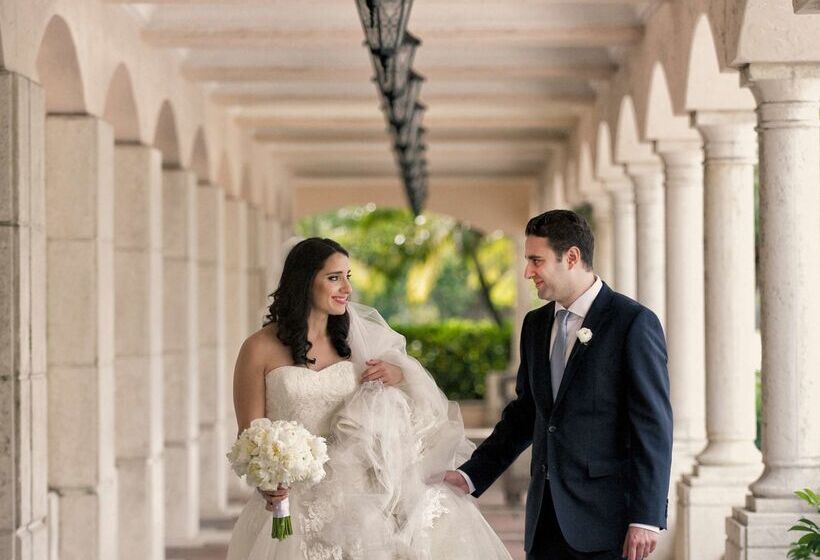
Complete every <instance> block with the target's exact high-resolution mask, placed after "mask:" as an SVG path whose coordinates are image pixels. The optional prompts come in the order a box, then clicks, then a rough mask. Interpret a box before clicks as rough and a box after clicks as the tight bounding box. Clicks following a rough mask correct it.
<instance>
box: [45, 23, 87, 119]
mask: <svg viewBox="0 0 820 560" xmlns="http://www.w3.org/2000/svg"><path fill="white" fill-rule="evenodd" d="M37 75H38V80H39V81H40V83H41V84H42V86H43V88H44V89H45V97H46V112H48V113H54V114H84V113H86V112H87V111H86V103H85V91H84V89H83V79H82V72H81V71H80V61H79V58H78V57H77V48H76V45H75V43H74V38H73V36H72V35H71V30H70V29H69V27H68V24H67V23H66V21H65V20H64V19H63V18H62V17H60V16H58V15H55V16H53V17H52V18H51V20H50V21H49V23H48V25H47V26H46V28H45V31H44V32H43V38H42V40H41V42H40V50H39V51H38V53H37Z"/></svg>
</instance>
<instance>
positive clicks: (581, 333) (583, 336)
mask: <svg viewBox="0 0 820 560" xmlns="http://www.w3.org/2000/svg"><path fill="white" fill-rule="evenodd" d="M575 335H576V336H577V337H578V340H579V341H580V343H581V344H583V345H584V346H586V345H587V344H589V341H590V340H592V331H591V330H589V329H588V328H586V327H584V328H583V329H579V330H578V332H577V333H575Z"/></svg>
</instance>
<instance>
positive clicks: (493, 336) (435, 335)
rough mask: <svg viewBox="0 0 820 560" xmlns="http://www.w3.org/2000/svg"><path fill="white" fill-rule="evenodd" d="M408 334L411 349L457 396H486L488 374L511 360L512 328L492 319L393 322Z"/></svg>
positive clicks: (448, 392)
mask: <svg viewBox="0 0 820 560" xmlns="http://www.w3.org/2000/svg"><path fill="white" fill-rule="evenodd" d="M393 328H395V329H396V330H397V331H398V332H400V333H401V334H403V335H404V336H405V337H406V338H407V351H408V353H409V354H410V355H411V356H413V357H414V358H416V359H417V360H418V361H419V362H421V363H422V365H423V366H424V367H426V368H427V369H428V370H429V371H430V373H432V374H433V376H434V377H435V378H436V382H438V384H439V386H440V387H441V389H442V391H444V392H445V394H446V395H447V396H448V397H449V398H450V399H454V400H459V399H480V398H483V397H484V377H485V376H486V375H487V373H489V372H491V371H504V370H506V369H507V367H508V364H509V361H510V341H511V339H512V329H511V326H510V325H509V323H505V324H504V325H503V326H501V327H499V326H497V325H495V324H494V323H491V322H489V321H464V320H459V319H450V320H447V321H444V322H441V323H435V324H429V325H393Z"/></svg>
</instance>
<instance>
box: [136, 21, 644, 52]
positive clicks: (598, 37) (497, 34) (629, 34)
mask: <svg viewBox="0 0 820 560" xmlns="http://www.w3.org/2000/svg"><path fill="white" fill-rule="evenodd" d="M417 31H418V34H419V36H420V37H421V38H422V39H423V40H425V41H428V42H430V43H434V42H436V43H439V44H443V45H454V44H465V43H466V44H469V45H476V44H481V45H488V44H496V45H497V44H503V45H512V46H533V47H586V48H591V47H626V46H631V45H635V44H637V43H638V42H639V41H640V40H641V37H642V34H643V31H642V29H641V27H637V26H630V25H612V26H605V25H599V26H579V27H552V28H549V27H547V28H541V29H537V28H536V29H521V28H514V27H509V28H489V29H427V30H423V29H422V30H417ZM142 36H143V39H144V40H145V41H146V42H147V43H148V44H150V45H153V46H157V47H171V48H204V47H212V48H213V47H218V48H249V47H266V48H282V49H287V48H303V47H307V46H315V45H317V44H321V45H326V46H328V47H332V46H333V45H351V44H359V43H361V42H362V40H363V34H362V30H361V29H359V28H351V29H315V28H311V29H270V28H250V27H234V28H223V29H206V28H205V25H202V26H201V27H192V28H181V27H170V26H168V27H159V26H157V27H148V28H146V29H144V30H143V32H142Z"/></svg>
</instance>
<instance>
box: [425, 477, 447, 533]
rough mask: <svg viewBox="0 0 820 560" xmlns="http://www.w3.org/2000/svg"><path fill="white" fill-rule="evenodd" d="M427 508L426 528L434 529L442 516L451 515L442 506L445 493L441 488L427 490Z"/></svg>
mask: <svg viewBox="0 0 820 560" xmlns="http://www.w3.org/2000/svg"><path fill="white" fill-rule="evenodd" d="M426 497H427V507H426V508H425V509H424V526H425V527H426V528H428V529H432V528H433V526H434V525H435V524H436V519H438V518H439V517H441V516H442V515H446V514H448V513H450V510H449V509H447V508H446V507H444V504H442V498H444V492H442V491H441V489H439V488H435V487H432V488H430V489H428V490H427V496H426Z"/></svg>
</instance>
